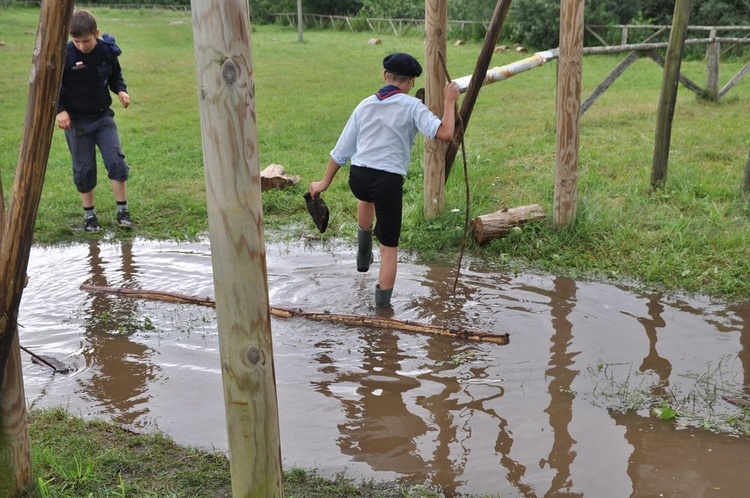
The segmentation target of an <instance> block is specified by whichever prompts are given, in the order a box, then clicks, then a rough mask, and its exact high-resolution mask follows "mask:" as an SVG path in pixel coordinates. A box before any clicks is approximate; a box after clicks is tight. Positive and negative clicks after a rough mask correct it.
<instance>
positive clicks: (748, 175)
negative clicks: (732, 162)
mask: <svg viewBox="0 0 750 498" xmlns="http://www.w3.org/2000/svg"><path fill="white" fill-rule="evenodd" d="M742 188H743V189H744V190H745V192H750V150H749V151H748V152H747V164H746V165H745V182H744V183H743V184H742Z"/></svg>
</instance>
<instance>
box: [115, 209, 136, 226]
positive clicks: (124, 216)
mask: <svg viewBox="0 0 750 498" xmlns="http://www.w3.org/2000/svg"><path fill="white" fill-rule="evenodd" d="M117 226H118V227H120V228H130V227H132V226H133V222H131V221H130V213H129V212H128V210H127V209H126V210H125V211H117Z"/></svg>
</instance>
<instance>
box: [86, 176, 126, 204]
mask: <svg viewBox="0 0 750 498" xmlns="http://www.w3.org/2000/svg"><path fill="white" fill-rule="evenodd" d="M110 183H111V184H112V193H113V194H114V196H115V200H116V201H117V202H125V201H127V200H128V183H127V182H119V181H117V180H110ZM92 192H93V191H92ZM81 195H83V194H81Z"/></svg>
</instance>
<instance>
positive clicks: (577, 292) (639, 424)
mask: <svg viewBox="0 0 750 498" xmlns="http://www.w3.org/2000/svg"><path fill="white" fill-rule="evenodd" d="M266 253H267V265H268V276H269V296H270V299H271V303H272V305H277V306H282V307H283V306H294V307H300V308H302V309H308V310H317V311H319V310H327V311H330V312H331V313H354V314H369V313H374V310H373V308H372V306H371V302H370V301H371V297H372V288H373V287H374V278H375V277H373V276H372V275H369V274H364V275H359V274H356V272H355V271H354V269H353V267H352V265H351V262H352V261H353V253H354V251H353V249H352V248H343V249H342V248H340V247H333V248H331V247H327V246H326V247H323V248H321V247H318V246H315V245H314V244H301V243H300V244H298V245H295V244H293V243H290V244H285V245H284V246H281V247H280V246H274V245H271V246H270V247H267V251H266ZM209 256H210V248H209V247H208V245H207V242H206V243H200V244H193V245H179V244H156V243H151V242H144V241H140V242H136V243H135V244H134V245H130V244H108V243H105V242H100V241H95V242H92V243H91V244H90V245H88V246H80V247H73V248H59V249H49V248H48V249H40V248H35V249H34V250H33V251H32V259H31V262H30V269H29V273H30V277H31V278H30V284H29V287H28V288H27V289H26V291H25V292H24V300H23V301H24V302H23V303H22V309H21V316H20V318H19V322H20V323H23V324H24V328H23V330H22V331H21V341H22V343H24V345H25V346H31V347H33V348H34V349H35V351H37V352H39V353H44V354H54V355H55V356H65V355H68V357H69V358H71V359H73V360H75V361H77V362H78V365H79V367H80V368H79V369H78V371H76V372H75V373H74V374H71V375H69V376H59V375H54V376H52V375H50V373H49V372H48V371H47V370H46V369H42V368H40V367H38V366H36V365H30V364H29V363H28V362H25V363H24V382H25V385H26V392H27V395H28V396H29V398H30V399H31V400H34V403H35V404H36V406H37V407H44V406H50V405H51V406H60V405H63V406H68V407H69V408H70V409H71V410H72V411H74V412H78V413H81V414H83V415H85V416H97V417H98V416H104V415H106V418H110V419H112V420H114V421H116V422H118V423H121V424H123V425H129V426H135V427H143V428H146V429H148V428H157V429H161V430H164V431H165V432H167V433H168V434H169V435H171V436H172V437H174V438H175V439H176V441H177V442H179V443H181V444H187V445H195V446H199V447H205V448H209V449H215V450H219V451H224V450H225V449H226V448H227V446H228V443H227V440H226V437H227V436H226V429H225V419H224V413H223V409H222V408H223V398H222V387H221V378H220V374H221V372H220V368H219V350H218V334H217V331H216V324H215V316H214V315H213V312H212V311H210V312H208V311H206V310H204V309H198V308H196V307H191V306H185V305H175V304H168V303H156V302H149V301H145V300H136V299H128V298H124V297H120V296H115V295H107V294H89V293H86V292H82V291H80V290H79V286H80V284H82V283H90V284H94V285H101V286H111V287H120V286H126V287H137V288H143V289H154V290H172V291H176V292H181V293H187V294H195V295H197V296H205V295H211V293H212V289H213V279H212V277H211V260H210V257H209ZM50 260H55V261H58V262H59V264H57V265H54V267H53V268H51V267H50V265H49V263H48V262H49V261H50ZM399 270H400V275H399V282H400V284H399V289H398V290H399V292H398V296H396V295H394V308H393V313H394V315H395V316H396V318H399V319H407V320H417V321H421V322H424V323H433V324H441V325H446V326H452V327H468V328H476V329H479V330H488V331H493V332H509V333H510V334H511V336H512V337H511V341H510V344H509V345H508V346H497V345H492V344H484V343H467V342H463V341H460V340H456V339H453V338H446V337H436V336H429V335H419V334H413V333H405V332H400V331H391V330H383V329H369V328H365V327H348V326H337V325H331V324H330V323H324V322H311V321H305V320H303V319H293V320H278V319H274V320H276V321H275V322H274V324H273V327H272V329H273V333H274V360H275V371H276V381H277V391H278V393H279V415H280V417H281V420H280V427H281V431H282V456H283V458H284V462H285V465H287V466H288V465H295V466H300V467H304V468H315V469H320V470H322V471H325V472H328V471H330V472H331V473H334V472H338V471H346V472H348V473H353V474H354V475H355V476H361V477H364V478H375V479H389V480H390V479H395V480H398V481H401V482H403V483H409V484H414V483H429V484H432V485H434V486H438V487H440V488H441V489H442V490H443V493H444V495H445V496H446V497H451V496H457V495H458V494H459V493H471V494H486V493H495V494H499V495H501V496H522V497H528V498H532V497H533V498H536V497H541V496H550V497H551V496H562V495H569V496H572V495H576V496H594V497H596V496H631V495H633V496H651V495H650V493H652V492H654V490H657V489H659V488H660V487H661V488H663V489H664V490H666V492H669V490H674V493H673V494H672V495H673V496H677V495H680V496H691V495H690V494H689V493H688V494H680V493H683V492H684V490H685V489H689V488H688V486H687V485H686V486H685V487H681V486H682V485H681V484H680V485H679V486H678V485H670V484H669V479H678V480H680V479H681V480H682V481H684V482H686V483H691V484H690V486H691V487H692V489H695V490H702V489H706V490H708V489H709V488H708V487H706V486H709V485H710V488H711V489H714V488H718V489H719V490H720V491H721V493H719V494H720V495H722V496H731V497H734V496H745V495H746V494H747V491H748V490H747V489H746V487H747V486H750V476H745V473H744V472H742V469H743V465H744V462H745V461H747V459H748V458H750V445H748V444H746V442H747V440H746V439H743V438H733V437H727V436H719V435H715V434H712V433H710V432H708V431H698V430H693V429H683V430H676V429H675V424H674V423H673V422H671V421H667V422H663V423H662V422H661V421H658V420H655V419H652V418H649V417H648V416H647V415H648V414H644V413H639V414H636V415H630V416H626V417H623V416H621V415H618V414H617V413H614V412H612V413H610V412H609V411H608V410H606V409H603V407H602V405H601V404H597V403H592V400H591V397H590V396H587V394H590V393H592V392H595V391H597V389H601V386H600V385H597V382H598V380H597V379H596V378H593V379H592V377H591V375H590V368H591V367H592V366H595V365H598V364H604V365H607V368H608V371H607V373H608V374H611V375H613V378H612V379H611V380H612V382H615V383H616V382H620V381H621V380H622V379H623V378H627V376H629V375H630V373H631V372H635V373H636V374H638V375H641V374H649V375H650V376H653V378H654V379H656V380H655V382H654V386H653V387H652V389H653V393H656V394H658V393H663V392H677V391H679V390H680V389H683V392H685V391H687V390H690V388H691V386H692V384H691V383H694V382H695V378H696V373H701V372H705V370H706V368H707V367H706V365H715V364H716V362H717V359H719V358H736V360H734V362H728V363H727V365H726V366H727V367H728V368H729V371H728V372H725V373H726V375H724V376H723V377H722V381H723V382H726V383H732V382H735V383H736V385H734V386H732V385H730V386H729V387H737V388H740V389H741V388H744V389H747V388H748V379H750V377H749V374H748V368H746V366H750V347H748V346H750V307H748V306H747V305H729V306H727V305H722V304H721V303H716V302H711V301H709V300H700V299H687V298H677V297H664V296H660V295H658V294H653V293H651V294H645V295H644V294H639V293H636V292H631V291H629V290H628V289H625V288H622V287H616V286H611V285H604V284H596V283H582V282H574V281H572V280H569V279H564V278H551V277H547V276H540V275H514V274H508V273H502V272H496V271H490V270H486V269H483V267H482V264H481V261H469V262H468V263H467V268H466V269H465V270H462V272H461V278H460V279H459V282H458V286H457V291H456V294H455V295H454V294H453V282H454V278H455V272H454V269H453V268H446V267H441V266H439V265H435V266H425V265H419V264H416V263H405V264H403V265H400V267H399ZM50 283H54V284H55V285H51V284H50ZM147 319H149V320H151V321H152V322H153V327H154V330H149V329H148V327H147V326H146V320H147ZM605 380H607V381H609V380H610V379H605ZM725 387H726V386H725ZM185 393H191V395H190V396H186V395H185ZM714 407H715V408H716V409H717V410H720V409H723V410H725V412H726V413H727V414H737V413H739V410H738V408H737V407H735V406H732V405H730V404H729V403H726V402H724V401H723V400H721V399H720V398H719V399H718V400H717V402H716V403H715V405H714ZM709 450H711V451H709ZM717 453H720V455H717ZM680 456H683V457H684V458H683V459H680ZM732 472H734V473H735V474H737V475H739V476H740V477H737V478H734V480H733V481H732V482H731V483H723V482H722V480H724V479H729V477H728V476H729V474H730V473H732ZM682 481H680V482H682ZM699 481H702V482H705V483H708V484H706V486H704V485H701V484H699ZM707 492H708V491H707ZM667 495H668V494H667Z"/></svg>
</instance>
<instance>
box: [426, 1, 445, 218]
mask: <svg viewBox="0 0 750 498" xmlns="http://www.w3.org/2000/svg"><path fill="white" fill-rule="evenodd" d="M424 19H425V66H426V68H425V69H426V70H425V82H424V83H425V85H424V87H425V104H427V107H429V108H430V110H431V111H432V112H434V113H435V114H436V115H438V116H442V115H443V87H445V84H446V83H447V77H446V74H445V71H444V70H443V65H442V64H441V62H440V54H442V55H443V57H444V58H445V59H444V60H446V63H447V55H446V47H447V44H448V42H447V31H448V1H447V0H425V4H424ZM445 148H446V146H445V144H443V143H442V142H440V140H430V139H429V138H425V140H424V216H425V218H428V219H429V218H434V217H435V216H437V215H439V214H440V213H441V212H442V210H443V204H444V202H445V186H444V184H445V181H444V179H445Z"/></svg>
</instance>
